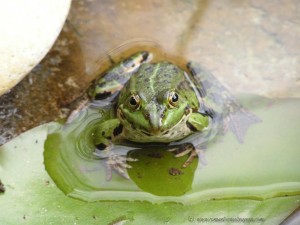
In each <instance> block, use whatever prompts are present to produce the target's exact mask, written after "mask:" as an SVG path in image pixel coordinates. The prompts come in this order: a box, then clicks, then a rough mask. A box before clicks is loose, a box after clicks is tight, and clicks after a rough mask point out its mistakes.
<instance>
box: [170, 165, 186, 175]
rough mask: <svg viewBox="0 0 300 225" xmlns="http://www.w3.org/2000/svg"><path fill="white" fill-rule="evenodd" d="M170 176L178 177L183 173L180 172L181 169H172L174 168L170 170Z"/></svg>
mask: <svg viewBox="0 0 300 225" xmlns="http://www.w3.org/2000/svg"><path fill="white" fill-rule="evenodd" d="M169 174H170V175H172V176H177V175H181V174H183V171H182V170H180V169H177V168H174V167H172V168H170V169H169Z"/></svg>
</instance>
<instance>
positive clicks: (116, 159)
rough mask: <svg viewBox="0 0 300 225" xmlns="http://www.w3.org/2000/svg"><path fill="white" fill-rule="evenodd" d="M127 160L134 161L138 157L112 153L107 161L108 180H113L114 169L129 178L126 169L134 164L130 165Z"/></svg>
mask: <svg viewBox="0 0 300 225" xmlns="http://www.w3.org/2000/svg"><path fill="white" fill-rule="evenodd" d="M127 161H128V162H134V161H137V159H134V158H127V157H124V156H121V155H117V154H110V156H109V157H108V159H107V161H106V169H107V172H106V180H111V178H112V172H113V171H115V172H117V173H118V174H119V175H120V176H122V177H124V178H125V179H129V176H128V174H127V172H126V170H127V169H130V168H132V166H130V165H128V164H127V163H126V162H127Z"/></svg>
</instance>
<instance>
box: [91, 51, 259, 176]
mask: <svg viewBox="0 0 300 225" xmlns="http://www.w3.org/2000/svg"><path fill="white" fill-rule="evenodd" d="M151 60H152V54H151V53H149V52H147V51H142V52H138V53H136V54H134V55H132V56H131V57H129V58H127V59H125V60H123V61H122V62H120V63H118V64H116V65H115V66H114V67H113V68H112V69H111V70H109V71H108V72H106V73H105V74H104V75H102V76H101V77H99V78H98V79H97V80H96V81H95V82H94V84H93V85H92V87H91V88H90V90H89V95H90V97H91V99H92V101H93V102H94V103H95V104H99V105H101V106H103V104H104V105H105V104H113V107H112V108H113V109H112V113H111V117H110V119H108V120H106V121H103V122H102V123H101V124H100V125H99V126H98V127H97V129H96V130H95V132H94V133H93V140H94V144H95V146H96V151H95V154H96V155H98V156H99V157H101V158H107V159H108V160H107V165H108V168H109V170H116V171H117V172H119V173H120V174H121V175H123V176H125V177H126V172H125V171H126V168H129V167H130V166H129V165H127V163H126V161H134V160H135V159H130V158H126V157H122V156H120V155H118V154H117V153H114V151H112V149H113V145H114V144H116V143H117V144H118V143H122V142H124V141H128V142H130V143H136V144H137V145H138V144H145V143H161V144H167V145H176V144H177V143H183V144H182V145H181V147H180V148H171V151H175V150H176V153H175V156H176V157H180V156H183V155H187V154H188V155H189V157H188V159H187V161H186V162H185V163H184V164H183V167H187V166H188V165H189V164H190V163H191V162H192V161H193V159H194V158H195V157H197V156H198V151H199V150H201V149H199V146H200V148H201V147H203V146H204V145H205V143H206V141H207V140H209V139H211V138H212V137H213V136H215V134H217V133H224V132H225V131H226V130H228V128H229V129H230V130H231V131H232V132H233V133H234V134H235V135H236V137H237V140H238V141H239V142H241V143H242V142H243V140H244V137H245V133H246V130H247V129H248V127H249V126H250V125H251V124H253V123H255V122H259V119H258V118H257V117H256V116H255V115H253V114H252V113H250V112H249V111H247V110H245V109H244V108H243V107H242V106H241V105H240V104H238V103H237V101H236V100H235V99H234V98H233V97H232V95H231V94H230V93H229V92H228V91H227V90H226V89H225V88H224V87H223V86H222V85H221V84H220V83H219V82H218V81H217V79H216V78H214V77H213V76H212V75H211V74H209V73H207V72H205V71H204V70H203V69H202V68H201V67H200V66H198V65H197V64H195V63H192V62H189V63H188V64H187V68H186V69H185V70H184V69H181V68H180V67H178V66H176V65H174V64H172V63H170V62H168V61H161V62H156V63H151ZM241 121H242V122H241ZM194 134H202V136H201V137H200V138H199V136H198V138H195V140H197V141H196V142H195V143H197V144H196V145H197V146H195V144H192V143H184V140H185V138H186V137H188V136H192V135H194ZM201 139H202V140H203V141H201Z"/></svg>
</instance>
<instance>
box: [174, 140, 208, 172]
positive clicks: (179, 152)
mask: <svg viewBox="0 0 300 225" xmlns="http://www.w3.org/2000/svg"><path fill="white" fill-rule="evenodd" d="M169 151H170V152H173V153H175V157H182V156H185V155H189V157H188V159H187V160H186V161H185V162H184V163H183V165H182V168H186V167H188V166H189V165H190V164H191V163H192V162H193V160H194V159H195V158H197V157H198V155H199V156H200V160H201V162H202V163H203V164H206V161H205V158H204V152H203V150H201V149H196V148H195V146H194V145H193V144H191V143H186V144H183V145H181V146H180V147H176V148H172V149H169Z"/></svg>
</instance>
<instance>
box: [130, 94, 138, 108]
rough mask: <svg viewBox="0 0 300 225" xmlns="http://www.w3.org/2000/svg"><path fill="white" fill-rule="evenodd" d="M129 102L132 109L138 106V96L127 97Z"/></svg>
mask: <svg viewBox="0 0 300 225" xmlns="http://www.w3.org/2000/svg"><path fill="white" fill-rule="evenodd" d="M129 104H130V106H131V107H132V108H133V109H137V108H138V107H139V106H140V96H138V95H132V96H131V97H130V99H129Z"/></svg>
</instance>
